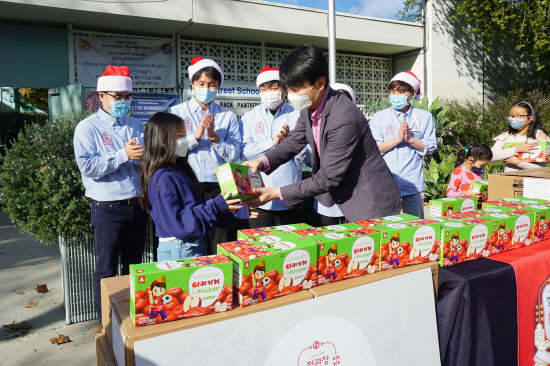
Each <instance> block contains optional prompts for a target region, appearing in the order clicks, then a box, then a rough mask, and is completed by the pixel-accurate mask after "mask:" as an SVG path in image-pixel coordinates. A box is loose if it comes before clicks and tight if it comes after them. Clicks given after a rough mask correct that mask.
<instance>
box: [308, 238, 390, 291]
mask: <svg viewBox="0 0 550 366" xmlns="http://www.w3.org/2000/svg"><path fill="white" fill-rule="evenodd" d="M353 230H354V231H353V232H339V233H328V234H324V235H314V236H307V237H304V238H302V239H301V240H302V242H304V243H313V244H314V245H316V246H317V249H318V251H317V256H318V258H317V275H316V276H315V278H316V279H317V285H318V286H319V285H324V284H326V283H332V282H336V281H342V280H345V279H348V278H354V277H358V276H364V275H366V274H369V273H375V272H378V271H379V263H378V258H379V256H380V232H379V231H377V230H373V229H370V228H362V229H361V230H360V231H355V230H356V229H353ZM312 277H313V276H312Z"/></svg>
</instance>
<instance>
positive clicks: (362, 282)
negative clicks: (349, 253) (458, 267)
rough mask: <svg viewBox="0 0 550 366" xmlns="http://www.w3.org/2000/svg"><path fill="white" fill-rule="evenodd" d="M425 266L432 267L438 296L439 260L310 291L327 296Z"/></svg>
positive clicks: (315, 294) (317, 295)
mask: <svg viewBox="0 0 550 366" xmlns="http://www.w3.org/2000/svg"><path fill="white" fill-rule="evenodd" d="M424 268H431V270H432V276H433V281H434V293H435V295H436V297H437V291H438V286H439V263H438V262H429V263H423V264H419V265H416V266H409V267H403V268H397V269H394V270H392V271H383V272H378V273H374V274H372V275H368V276H362V277H357V278H352V279H349V280H347V281H341V282H335V283H330V284H327V285H325V286H319V287H315V288H312V289H311V290H309V291H311V292H312V293H313V296H314V297H319V296H325V295H329V294H333V293H335V292H339V291H344V290H349V289H351V288H354V287H358V286H362V285H366V284H369V283H373V282H377V281H381V280H385V279H386V278H390V277H395V276H399V275H402V274H405V273H410V272H414V271H418V270H421V269H424Z"/></svg>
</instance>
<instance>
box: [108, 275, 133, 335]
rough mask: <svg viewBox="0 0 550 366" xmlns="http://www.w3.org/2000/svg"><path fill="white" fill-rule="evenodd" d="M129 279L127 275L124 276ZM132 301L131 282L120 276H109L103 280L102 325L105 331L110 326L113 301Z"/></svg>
mask: <svg viewBox="0 0 550 366" xmlns="http://www.w3.org/2000/svg"><path fill="white" fill-rule="evenodd" d="M124 278H126V280H128V277H127V276H124ZM121 301H130V289H129V282H125V281H121V279H120V277H109V278H103V279H102V280H101V325H102V326H103V329H104V331H106V330H107V328H109V327H110V319H109V315H110V314H111V309H110V307H111V302H114V303H116V302H121Z"/></svg>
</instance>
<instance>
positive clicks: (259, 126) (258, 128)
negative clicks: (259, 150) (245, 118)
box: [255, 121, 265, 133]
mask: <svg viewBox="0 0 550 366" xmlns="http://www.w3.org/2000/svg"><path fill="white" fill-rule="evenodd" d="M255 132H256V133H264V132H265V127H264V124H263V123H262V121H258V122H257V123H256V127H255Z"/></svg>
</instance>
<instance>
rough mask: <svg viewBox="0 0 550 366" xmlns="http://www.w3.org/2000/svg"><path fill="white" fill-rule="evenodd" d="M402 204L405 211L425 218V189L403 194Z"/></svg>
mask: <svg viewBox="0 0 550 366" xmlns="http://www.w3.org/2000/svg"><path fill="white" fill-rule="evenodd" d="M401 204H402V205H403V213H406V214H409V215H414V216H418V218H420V219H423V218H424V191H422V192H418V193H415V194H409V195H406V196H401Z"/></svg>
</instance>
